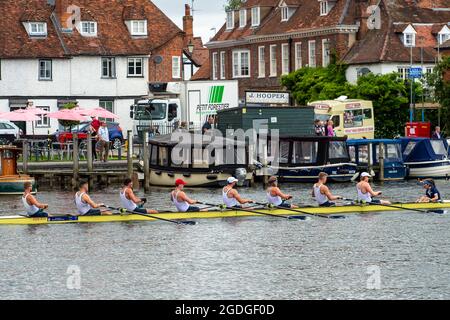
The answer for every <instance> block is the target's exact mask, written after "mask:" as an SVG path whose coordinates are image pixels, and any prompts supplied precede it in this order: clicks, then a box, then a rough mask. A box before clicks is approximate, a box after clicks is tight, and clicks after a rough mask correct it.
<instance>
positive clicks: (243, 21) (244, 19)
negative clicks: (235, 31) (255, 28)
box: [239, 9, 247, 28]
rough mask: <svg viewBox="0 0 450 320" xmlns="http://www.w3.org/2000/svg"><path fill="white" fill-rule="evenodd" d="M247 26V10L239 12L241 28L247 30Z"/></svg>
mask: <svg viewBox="0 0 450 320" xmlns="http://www.w3.org/2000/svg"><path fill="white" fill-rule="evenodd" d="M246 25H247V10H246V9H242V10H240V11H239V28H245V26H246Z"/></svg>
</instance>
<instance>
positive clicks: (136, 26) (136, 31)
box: [131, 20, 147, 36]
mask: <svg viewBox="0 0 450 320" xmlns="http://www.w3.org/2000/svg"><path fill="white" fill-rule="evenodd" d="M131 35H132V36H146V35H147V20H133V21H131Z"/></svg>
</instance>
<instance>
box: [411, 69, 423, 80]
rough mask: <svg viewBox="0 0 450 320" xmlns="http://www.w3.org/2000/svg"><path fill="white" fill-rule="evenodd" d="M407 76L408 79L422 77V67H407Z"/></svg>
mask: <svg viewBox="0 0 450 320" xmlns="http://www.w3.org/2000/svg"><path fill="white" fill-rule="evenodd" d="M409 78H410V79H418V78H422V68H409Z"/></svg>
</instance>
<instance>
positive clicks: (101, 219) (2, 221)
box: [0, 201, 450, 225]
mask: <svg viewBox="0 0 450 320" xmlns="http://www.w3.org/2000/svg"><path fill="white" fill-rule="evenodd" d="M394 206H395V207H387V206H383V205H371V204H352V205H344V206H336V207H329V208H322V207H320V208H319V207H303V208H298V211H299V212H294V211H292V210H287V209H258V210H257V211H258V212H266V213H268V214H271V215H279V216H298V215H301V214H302V213H301V212H300V211H304V212H305V213H308V214H310V215H317V216H319V215H334V214H367V213H376V212H402V213H406V212H408V211H407V210H437V209H450V201H442V202H439V203H398V204H394ZM424 212H425V211H424ZM154 216H155V218H156V217H158V218H163V219H171V220H186V219H190V220H192V219H221V218H238V217H256V216H261V215H260V214H258V213H256V212H252V211H251V210H246V211H243V210H239V209H236V210H217V211H208V212H186V213H183V212H165V213H158V214H155V215H154ZM155 218H152V217H147V216H144V215H136V214H130V215H124V214H115V215H111V216H53V217H47V218H27V217H23V216H3V217H0V225H40V224H70V223H107V222H146V221H147V222H151V221H156V220H157V219H155Z"/></svg>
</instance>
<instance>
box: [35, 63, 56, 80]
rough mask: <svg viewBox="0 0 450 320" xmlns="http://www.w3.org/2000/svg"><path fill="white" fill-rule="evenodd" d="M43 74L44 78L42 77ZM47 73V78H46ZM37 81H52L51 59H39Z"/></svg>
mask: <svg viewBox="0 0 450 320" xmlns="http://www.w3.org/2000/svg"><path fill="white" fill-rule="evenodd" d="M42 71H43V72H44V76H43V75H42ZM47 73H48V76H47ZM38 76H39V78H38V79H39V81H52V80H53V61H52V60H51V59H39V74H38Z"/></svg>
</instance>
